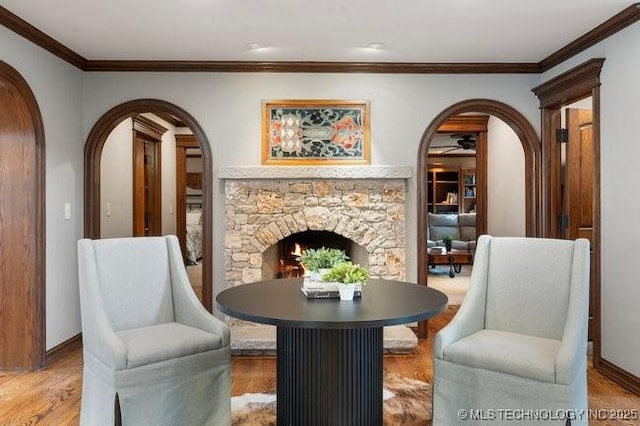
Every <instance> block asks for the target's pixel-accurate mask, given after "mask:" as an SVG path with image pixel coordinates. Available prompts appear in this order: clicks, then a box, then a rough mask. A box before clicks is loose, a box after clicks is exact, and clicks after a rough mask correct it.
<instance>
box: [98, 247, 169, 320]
mask: <svg viewBox="0 0 640 426" xmlns="http://www.w3.org/2000/svg"><path fill="white" fill-rule="evenodd" d="M123 243H124V244H125V247H124V248H125V249H123ZM93 247H94V254H95V256H94V259H95V262H96V270H97V274H98V277H97V278H98V279H97V281H96V282H97V283H99V286H100V295H101V297H102V301H103V304H104V308H105V309H104V310H105V312H106V315H107V318H108V320H109V323H110V324H111V327H112V328H113V330H114V331H122V330H128V329H131V328H139V327H147V326H152V325H156V324H164V323H169V322H173V321H175V316H174V311H173V296H172V290H171V273H170V270H169V253H168V249H167V242H166V238H164V237H146V238H126V239H117V240H116V239H107V240H95V241H93ZM125 294H126V295H127V297H122V295H125Z"/></svg>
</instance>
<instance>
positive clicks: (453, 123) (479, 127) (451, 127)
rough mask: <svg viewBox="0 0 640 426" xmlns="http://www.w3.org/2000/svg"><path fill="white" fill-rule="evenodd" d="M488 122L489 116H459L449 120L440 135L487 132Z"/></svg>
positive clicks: (439, 131)
mask: <svg viewBox="0 0 640 426" xmlns="http://www.w3.org/2000/svg"><path fill="white" fill-rule="evenodd" d="M488 122H489V116H488V115H458V116H456V117H450V118H448V119H447V121H445V122H444V123H443V124H442V126H440V128H439V129H438V133H445V132H446V133H465V132H471V133H473V132H486V131H487V123H488Z"/></svg>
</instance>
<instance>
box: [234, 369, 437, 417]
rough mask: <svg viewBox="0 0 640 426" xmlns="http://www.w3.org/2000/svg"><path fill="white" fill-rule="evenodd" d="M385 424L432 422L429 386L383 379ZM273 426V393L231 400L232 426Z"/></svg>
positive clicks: (393, 377) (396, 378)
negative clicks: (430, 420)
mask: <svg viewBox="0 0 640 426" xmlns="http://www.w3.org/2000/svg"><path fill="white" fill-rule="evenodd" d="M383 398H384V404H383V410H384V424H385V425H388V426H394V425H402V426H418V425H426V424H428V421H429V419H431V386H429V384H428V383H425V382H421V381H419V380H413V379H408V378H406V377H402V376H400V375H398V374H395V373H387V374H385V376H384V393H383ZM275 424H276V396H275V394H273V393H268V394H264V393H246V394H244V395H241V396H234V397H233V398H231V425H232V426H271V425H274V426H275Z"/></svg>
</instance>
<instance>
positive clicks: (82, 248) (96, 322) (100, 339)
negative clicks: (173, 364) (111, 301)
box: [78, 239, 127, 370]
mask: <svg viewBox="0 0 640 426" xmlns="http://www.w3.org/2000/svg"><path fill="white" fill-rule="evenodd" d="M78 273H79V274H78V275H79V277H78V278H79V283H80V307H81V309H80V311H81V317H82V345H83V347H84V350H85V351H88V352H90V353H91V354H92V355H93V356H94V357H96V359H98V360H99V361H100V362H102V363H103V364H105V365H106V366H108V367H110V368H112V369H114V370H123V369H125V368H126V367H127V351H126V349H125V346H124V343H122V341H121V340H120V338H119V337H118V336H117V335H116V333H115V332H114V331H113V329H112V328H111V324H110V323H109V319H108V318H107V314H106V312H105V311H104V308H103V304H102V296H101V295H100V290H99V289H98V273H97V270H96V260H95V255H94V251H93V246H92V245H91V241H90V240H87V239H84V240H80V241H78Z"/></svg>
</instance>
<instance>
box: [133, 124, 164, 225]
mask: <svg viewBox="0 0 640 426" xmlns="http://www.w3.org/2000/svg"><path fill="white" fill-rule="evenodd" d="M133 164H134V166H133V167H134V173H133V198H134V199H133V235H134V236H135V237H140V236H157V235H162V216H161V214H162V210H161V188H162V183H161V174H160V143H159V142H156V141H153V140H148V139H147V138H144V137H141V136H139V135H138V136H135V139H134V144H133Z"/></svg>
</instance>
